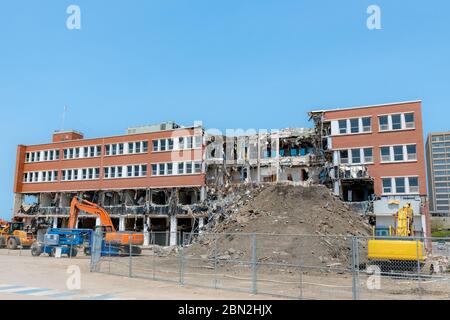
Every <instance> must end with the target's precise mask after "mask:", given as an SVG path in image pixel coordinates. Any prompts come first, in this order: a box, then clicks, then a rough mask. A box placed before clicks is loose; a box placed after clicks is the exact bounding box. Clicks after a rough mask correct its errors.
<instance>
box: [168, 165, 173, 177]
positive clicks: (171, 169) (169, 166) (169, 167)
mask: <svg viewBox="0 0 450 320" xmlns="http://www.w3.org/2000/svg"><path fill="white" fill-rule="evenodd" d="M172 173H173V164H172V163H168V164H167V174H168V175H171V174H172Z"/></svg>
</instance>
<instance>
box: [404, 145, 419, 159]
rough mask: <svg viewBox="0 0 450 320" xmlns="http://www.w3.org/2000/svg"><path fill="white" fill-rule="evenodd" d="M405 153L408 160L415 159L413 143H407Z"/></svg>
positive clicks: (415, 149) (415, 150)
mask: <svg viewBox="0 0 450 320" xmlns="http://www.w3.org/2000/svg"><path fill="white" fill-rule="evenodd" d="M406 153H407V154H408V160H417V148H416V145H415V144H410V145H407V146H406Z"/></svg>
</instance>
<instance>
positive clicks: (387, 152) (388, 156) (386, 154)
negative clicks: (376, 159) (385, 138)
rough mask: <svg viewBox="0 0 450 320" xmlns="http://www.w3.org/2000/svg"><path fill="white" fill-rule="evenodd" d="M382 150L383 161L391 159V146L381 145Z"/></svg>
mask: <svg viewBox="0 0 450 320" xmlns="http://www.w3.org/2000/svg"><path fill="white" fill-rule="evenodd" d="M380 150H381V162H389V161H391V148H390V147H381V148H380Z"/></svg>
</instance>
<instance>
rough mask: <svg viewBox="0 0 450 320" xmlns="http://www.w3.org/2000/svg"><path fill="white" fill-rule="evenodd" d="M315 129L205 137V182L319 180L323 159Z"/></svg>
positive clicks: (213, 184) (306, 182)
mask: <svg viewBox="0 0 450 320" xmlns="http://www.w3.org/2000/svg"><path fill="white" fill-rule="evenodd" d="M315 150H316V148H315V145H314V130H313V129H303V128H298V129H284V130H280V131H276V132H259V133H252V134H240V135H232V136H223V135H211V134H209V135H207V136H206V183H207V186H208V187H210V188H222V187H225V188H226V187H227V186H229V185H230V184H237V183H278V182H292V183H294V184H299V185H309V184H312V183H318V182H319V175H320V171H321V166H320V164H321V163H320V159H319V158H318V157H317V155H316V151H315Z"/></svg>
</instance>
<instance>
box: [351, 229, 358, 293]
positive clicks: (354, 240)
mask: <svg viewBox="0 0 450 320" xmlns="http://www.w3.org/2000/svg"><path fill="white" fill-rule="evenodd" d="M358 272H359V261H358V238H357V237H355V236H353V237H352V278H353V281H352V297H353V300H359V276H358Z"/></svg>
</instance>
